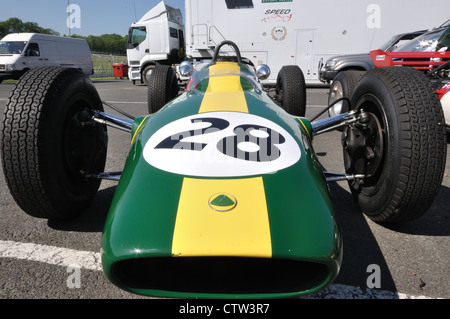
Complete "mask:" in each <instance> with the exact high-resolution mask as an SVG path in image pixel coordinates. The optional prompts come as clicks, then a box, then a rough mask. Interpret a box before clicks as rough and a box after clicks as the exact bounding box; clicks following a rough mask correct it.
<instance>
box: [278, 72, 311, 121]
mask: <svg viewBox="0 0 450 319" xmlns="http://www.w3.org/2000/svg"><path fill="white" fill-rule="evenodd" d="M275 90H276V99H277V102H278V103H279V104H280V105H281V107H282V108H283V109H284V110H285V111H286V112H288V113H289V114H291V115H295V116H302V117H303V116H305V114H306V83H305V77H304V75H303V72H302V70H301V69H300V68H299V67H298V66H297V65H287V66H283V67H282V68H281V70H280V72H279V73H278V76H277V83H276V87H275Z"/></svg>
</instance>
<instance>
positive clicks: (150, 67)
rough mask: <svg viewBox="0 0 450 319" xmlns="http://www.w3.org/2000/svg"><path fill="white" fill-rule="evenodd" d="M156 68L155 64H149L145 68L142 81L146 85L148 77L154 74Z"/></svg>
mask: <svg viewBox="0 0 450 319" xmlns="http://www.w3.org/2000/svg"><path fill="white" fill-rule="evenodd" d="M154 69H155V66H154V65H148V66H146V67H145V68H144V70H143V71H142V75H141V77H142V83H144V84H145V85H148V78H149V76H150V75H151V74H152V72H153V70H154Z"/></svg>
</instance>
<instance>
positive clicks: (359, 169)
mask: <svg viewBox="0 0 450 319" xmlns="http://www.w3.org/2000/svg"><path fill="white" fill-rule="evenodd" d="M342 145H343V147H344V161H345V164H346V167H347V173H352V174H363V175H365V178H370V177H372V176H374V175H376V173H377V172H378V171H379V168H380V166H381V165H382V162H383V155H384V152H383V149H384V142H383V129H382V126H381V123H380V121H379V120H378V118H377V117H376V115H375V114H373V113H369V112H364V111H361V116H360V121H359V122H356V123H354V124H351V125H349V126H348V127H347V128H346V129H345V130H344V132H343V134H342Z"/></svg>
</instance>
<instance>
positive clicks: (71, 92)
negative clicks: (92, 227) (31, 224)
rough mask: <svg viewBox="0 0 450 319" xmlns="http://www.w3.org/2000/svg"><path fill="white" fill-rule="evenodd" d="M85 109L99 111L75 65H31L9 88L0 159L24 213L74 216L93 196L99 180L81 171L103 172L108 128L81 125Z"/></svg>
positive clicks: (94, 93) (99, 105)
mask: <svg viewBox="0 0 450 319" xmlns="http://www.w3.org/2000/svg"><path fill="white" fill-rule="evenodd" d="M86 108H90V109H96V110H103V107H102V103H101V100H100V97H99V95H98V93H97V90H96V89H95V87H94V85H93V84H92V82H91V81H90V80H89V79H88V78H87V77H86V76H85V75H84V74H83V73H82V72H81V71H79V70H77V69H70V68H60V67H42V68H36V69H32V70H31V71H29V72H27V73H26V74H25V75H24V76H22V77H21V78H20V80H19V81H18V83H17V84H16V86H15V88H14V89H13V91H12V93H11V95H10V98H9V101H8V104H7V105H6V108H5V113H4V117H3V123H2V124H3V125H2V130H1V139H0V140H1V158H2V165H3V172H4V174H5V179H6V183H7V185H8V187H9V190H10V192H11V194H12V196H13V198H14V199H15V201H16V202H17V204H18V205H19V207H20V208H21V209H22V210H23V211H25V212H26V213H27V214H29V215H31V216H35V217H39V218H47V219H56V220H57V219H68V218H73V217H75V216H77V215H79V214H81V213H82V212H83V211H84V210H85V209H86V208H87V206H88V205H89V204H90V203H91V201H92V200H93V198H94V196H95V195H96V193H97V191H98V188H99V185H100V180H98V179H87V178H86V177H85V174H84V173H99V172H103V170H104V167H105V161H106V152H107V150H106V149H107V132H106V127H104V126H103V125H101V124H96V123H95V122H93V121H89V120H88V123H89V124H88V125H86V126H83V125H82V124H81V122H82V121H83V119H84V115H83V112H82V111H83V110H85V109H86ZM83 123H84V122H83Z"/></svg>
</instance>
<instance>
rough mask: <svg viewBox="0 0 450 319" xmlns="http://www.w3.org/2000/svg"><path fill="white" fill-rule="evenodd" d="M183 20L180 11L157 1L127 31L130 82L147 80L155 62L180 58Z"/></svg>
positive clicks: (168, 61)
mask: <svg viewBox="0 0 450 319" xmlns="http://www.w3.org/2000/svg"><path fill="white" fill-rule="evenodd" d="M183 55H184V24H183V18H182V14H181V11H180V10H179V9H175V8H172V7H170V6H168V5H166V4H165V3H164V2H163V1H161V2H160V3H159V4H158V5H157V6H156V7H154V8H153V9H151V10H150V11H149V12H147V13H146V14H145V15H144V16H143V17H142V18H141V19H140V20H139V21H138V22H136V23H133V24H132V25H131V27H130V29H129V32H128V43H127V57H128V65H129V70H128V76H129V79H130V80H131V81H133V83H135V82H136V81H139V82H140V83H144V84H147V83H148V80H147V77H148V75H149V72H151V71H152V70H153V68H154V67H155V65H156V64H157V63H158V64H166V65H172V64H176V63H180V62H181V61H183Z"/></svg>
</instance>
